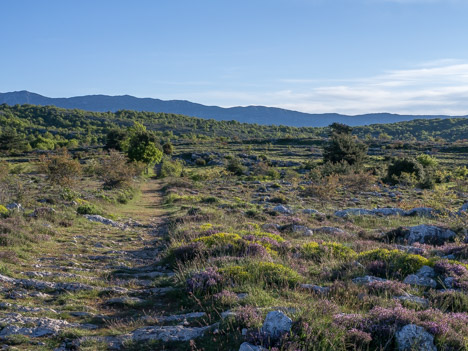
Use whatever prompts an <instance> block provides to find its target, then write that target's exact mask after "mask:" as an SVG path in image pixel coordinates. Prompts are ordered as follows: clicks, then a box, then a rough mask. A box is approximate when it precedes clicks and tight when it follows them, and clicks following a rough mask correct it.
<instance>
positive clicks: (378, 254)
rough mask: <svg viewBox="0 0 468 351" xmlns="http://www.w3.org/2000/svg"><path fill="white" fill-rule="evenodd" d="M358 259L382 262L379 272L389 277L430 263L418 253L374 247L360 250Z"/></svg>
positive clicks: (415, 269)
mask: <svg viewBox="0 0 468 351" xmlns="http://www.w3.org/2000/svg"><path fill="white" fill-rule="evenodd" d="M358 260H359V261H360V262H362V263H364V264H367V265H368V266H369V265H375V264H376V262H380V263H381V264H382V267H381V270H380V272H381V274H377V275H381V276H382V275H385V276H386V277H388V278H390V277H392V276H398V277H405V276H407V275H409V274H413V273H415V272H416V271H418V270H419V269H420V268H421V267H422V266H428V265H430V264H431V263H430V261H429V260H428V259H427V258H425V257H423V256H420V255H414V254H409V253H406V252H403V251H399V250H387V249H375V250H370V251H365V252H361V253H360V254H359V255H358Z"/></svg>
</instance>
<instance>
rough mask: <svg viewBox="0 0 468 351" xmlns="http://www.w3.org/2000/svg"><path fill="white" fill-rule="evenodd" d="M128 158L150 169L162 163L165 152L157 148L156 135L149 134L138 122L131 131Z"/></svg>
mask: <svg viewBox="0 0 468 351" xmlns="http://www.w3.org/2000/svg"><path fill="white" fill-rule="evenodd" d="M129 135H130V138H129V140H128V147H127V156H128V158H129V159H130V161H137V162H143V163H144V164H146V167H147V169H146V170H148V167H149V166H151V165H155V164H157V163H160V162H161V160H162V157H163V152H162V151H161V150H160V149H159V148H158V147H157V146H156V138H155V136H154V134H152V133H150V132H148V131H147V130H146V127H145V126H144V125H143V124H141V123H138V122H135V124H134V126H133V127H132V128H130V131H129Z"/></svg>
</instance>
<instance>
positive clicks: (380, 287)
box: [366, 280, 409, 295]
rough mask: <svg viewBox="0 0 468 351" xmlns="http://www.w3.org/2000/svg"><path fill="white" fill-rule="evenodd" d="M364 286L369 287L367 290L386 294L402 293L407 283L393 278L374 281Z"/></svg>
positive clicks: (406, 288) (406, 287)
mask: <svg viewBox="0 0 468 351" xmlns="http://www.w3.org/2000/svg"><path fill="white" fill-rule="evenodd" d="M366 287H367V289H369V292H373V293H387V294H388V295H402V294H405V292H406V290H408V288H409V286H408V285H407V284H404V283H401V282H399V281H395V280H385V281H383V282H378V281H374V282H371V283H369V284H367V285H366Z"/></svg>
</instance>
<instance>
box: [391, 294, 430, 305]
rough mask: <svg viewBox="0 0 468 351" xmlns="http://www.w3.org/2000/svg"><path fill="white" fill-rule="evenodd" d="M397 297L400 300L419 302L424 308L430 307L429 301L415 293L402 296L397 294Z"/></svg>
mask: <svg viewBox="0 0 468 351" xmlns="http://www.w3.org/2000/svg"><path fill="white" fill-rule="evenodd" d="M395 299H397V300H400V301H408V302H411V303H415V304H418V305H420V306H422V307H424V308H427V307H429V301H428V300H427V299H424V298H422V297H419V296H414V295H402V296H395Z"/></svg>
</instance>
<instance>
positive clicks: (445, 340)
mask: <svg viewBox="0 0 468 351" xmlns="http://www.w3.org/2000/svg"><path fill="white" fill-rule="evenodd" d="M0 111H1V113H0V126H1V131H0V134H1V135H2V138H1V142H0V152H2V159H1V162H0V281H1V282H2V288H1V290H0V300H1V303H0V308H1V312H2V313H1V314H0V339H1V342H2V345H3V344H4V345H9V347H16V348H18V349H23V350H53V349H57V350H110V349H121V350H191V351H192V350H208V351H209V350H236V351H237V350H239V347H240V345H241V344H242V343H244V342H248V343H249V344H250V345H256V346H262V347H265V348H266V349H270V350H393V349H395V348H398V347H399V345H400V343H401V333H403V332H404V331H405V330H406V329H405V328H407V326H408V325H409V326H410V328H416V327H417V328H421V329H417V328H416V329H414V330H416V331H417V332H418V333H420V334H419V336H421V337H424V338H426V339H427V340H429V341H428V342H429V344H426V345H431V343H433V344H434V345H435V347H437V349H438V350H446V351H448V350H467V339H466V338H467V335H468V327H467V325H468V244H467V243H466V241H467V239H466V235H467V228H468V205H467V202H468V169H467V166H468V161H467V160H468V151H467V150H468V144H467V142H466V139H467V133H466V120H463V119H461V120H453V121H452V120H443V121H439V120H431V121H412V122H407V123H401V124H396V125H393V126H385V125H383V126H370V127H356V128H353V129H351V128H349V127H347V126H343V125H334V126H332V127H331V128H328V129H314V128H288V127H260V126H254V125H244V124H239V123H235V122H215V121H203V120H199V119H191V118H189V117H183V116H174V115H166V114H154V113H142V112H141V113H140V112H132V111H120V112H117V113H115V114H113V113H88V112H83V111H77V110H62V109H56V108H52V107H36V106H29V105H25V106H13V107H9V106H6V105H2V106H1V107H0ZM418 125H420V126H421V128H420V129H418V128H417V126H418ZM366 128H367V129H366ZM444 128H445V129H446V130H443V129H444ZM447 130H448V131H449V132H447ZM450 130H452V131H453V133H452V134H450ZM423 131H426V132H425V133H423ZM447 133H448V134H447ZM415 138H417V139H418V140H415ZM442 138H444V139H446V141H448V140H451V141H455V140H457V141H456V142H453V143H450V144H449V143H447V142H446V141H445V140H442ZM398 139H401V141H398ZM65 147H66V148H65ZM271 311H280V312H278V313H279V315H280V316H283V318H284V320H286V321H287V318H290V319H291V324H290V325H289V324H288V328H287V330H284V331H283V332H281V335H279V336H277V335H274V334H271V331H269V330H268V328H267V327H263V328H262V325H263V323H264V321H265V319H266V318H267V315H268V313H269V312H271ZM286 316H287V317H286ZM284 320H283V321H284ZM286 324H287V323H286ZM411 326H413V327H411ZM422 332H424V333H426V334H423V333H422ZM431 338H432V339H431ZM426 339H425V340H426ZM414 346H415V347H416V346H417V345H414ZM415 349H416V350H422V349H421V348H419V349H418V348H415Z"/></svg>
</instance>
